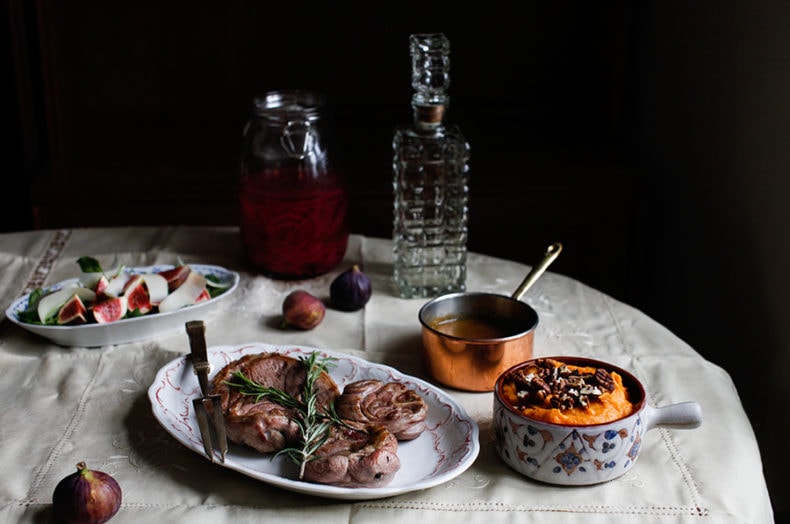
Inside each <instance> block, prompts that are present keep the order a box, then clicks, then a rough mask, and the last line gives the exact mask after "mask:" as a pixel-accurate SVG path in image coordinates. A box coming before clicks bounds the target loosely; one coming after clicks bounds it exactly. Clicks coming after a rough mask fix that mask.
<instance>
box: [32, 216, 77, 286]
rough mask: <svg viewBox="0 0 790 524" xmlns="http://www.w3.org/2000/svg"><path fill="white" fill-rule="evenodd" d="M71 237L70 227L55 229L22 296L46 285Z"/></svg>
mask: <svg viewBox="0 0 790 524" xmlns="http://www.w3.org/2000/svg"><path fill="white" fill-rule="evenodd" d="M70 238H71V230H70V229H59V230H57V231H55V235H54V236H53V237H52V240H50V242H49V246H48V247H47V250H46V251H45V252H44V255H43V256H42V257H41V258H40V259H39V261H38V264H37V265H36V268H35V269H34V270H33V272H32V273H31V274H30V278H28V280H27V283H26V284H25V288H24V290H23V291H22V293H21V294H20V296H21V295H25V294H27V293H30V292H31V291H33V290H34V289H36V288H40V287H43V286H44V282H46V280H47V277H48V276H49V273H50V271H52V266H54V265H55V262H56V261H57V259H58V258H59V257H60V254H61V253H62V252H63V248H65V247H66V244H67V243H68V241H69V239H70Z"/></svg>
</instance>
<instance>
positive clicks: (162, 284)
mask: <svg viewBox="0 0 790 524" xmlns="http://www.w3.org/2000/svg"><path fill="white" fill-rule="evenodd" d="M143 282H145V286H146V287H147V288H148V299H149V300H150V301H151V305H153V306H156V305H158V304H159V303H160V302H162V301H163V300H164V299H165V298H166V297H167V295H168V293H169V292H170V291H169V290H168V289H167V279H166V278H165V277H163V276H162V275H159V274H157V273H146V274H144V275H143Z"/></svg>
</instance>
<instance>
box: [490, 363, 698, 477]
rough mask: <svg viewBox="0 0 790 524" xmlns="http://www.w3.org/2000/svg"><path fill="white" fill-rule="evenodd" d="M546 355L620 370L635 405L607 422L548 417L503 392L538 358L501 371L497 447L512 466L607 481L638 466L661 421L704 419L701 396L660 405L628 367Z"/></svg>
mask: <svg viewBox="0 0 790 524" xmlns="http://www.w3.org/2000/svg"><path fill="white" fill-rule="evenodd" d="M543 358H552V359H554V360H558V361H561V362H564V363H566V364H569V365H574V366H592V367H595V368H604V369H606V370H608V371H615V372H617V373H619V374H620V376H621V377H622V378H623V385H624V386H625V387H626V388H627V389H628V392H629V399H630V401H631V402H632V403H633V404H634V408H635V409H634V410H633V412H632V414H630V415H628V416H625V417H623V418H619V419H617V420H614V421H611V422H607V423H603V424H590V425H581V424H577V425H564V424H555V423H550V422H544V421H541V420H537V419H534V418H530V417H528V416H526V415H525V414H523V413H522V412H521V411H519V410H518V409H516V408H514V407H513V406H512V405H511V404H510V403H509V402H508V401H507V400H506V399H505V397H503V393H502V386H503V383H504V382H505V378H506V376H507V375H508V373H510V372H511V371H513V370H517V369H519V368H522V367H526V366H530V365H532V364H533V363H534V361H535V360H536V359H532V360H529V361H527V362H523V363H521V364H517V365H515V366H513V367H512V368H510V369H508V370H507V371H505V372H504V373H502V375H500V377H499V378H498V379H497V382H496V384H495V387H494V421H493V427H494V432H495V437H496V450H497V453H498V454H499V456H500V457H501V459H502V460H503V461H504V462H505V463H506V464H507V465H508V466H510V467H511V468H512V469H513V470H515V471H517V472H518V473H521V474H522V475H525V476H527V477H529V478H531V479H534V480H538V481H541V482H546V483H549V484H559V485H568V486H573V485H589V484H597V483H601V482H606V481H609V480H612V479H614V478H617V477H619V476H620V475H623V474H624V473H625V472H627V471H628V470H629V469H631V467H633V465H634V464H635V463H636V461H637V459H638V458H639V453H640V451H641V448H642V442H643V436H644V434H645V433H646V432H647V431H649V430H651V429H653V428H655V427H658V426H667V427H672V428H677V429H693V428H696V427H699V425H700V424H701V423H702V410H701V408H700V406H699V404H697V403H696V402H683V403H679V404H672V405H668V406H664V407H658V408H657V407H653V406H651V405H649V404H648V402H647V399H646V395H645V388H644V387H643V386H642V384H641V382H640V381H639V380H637V379H636V377H634V376H633V375H632V374H631V373H629V372H628V371H625V370H624V369H621V368H618V367H616V366H613V365H611V364H608V363H606V362H602V361H600V360H594V359H589V358H581V357H565V356H556V357H543Z"/></svg>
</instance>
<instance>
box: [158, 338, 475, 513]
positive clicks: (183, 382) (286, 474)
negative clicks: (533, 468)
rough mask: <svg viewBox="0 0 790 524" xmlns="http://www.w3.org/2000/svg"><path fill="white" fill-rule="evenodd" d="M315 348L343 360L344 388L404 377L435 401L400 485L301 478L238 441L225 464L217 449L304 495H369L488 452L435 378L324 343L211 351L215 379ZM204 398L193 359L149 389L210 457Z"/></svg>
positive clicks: (432, 479)
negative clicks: (200, 421) (255, 358)
mask: <svg viewBox="0 0 790 524" xmlns="http://www.w3.org/2000/svg"><path fill="white" fill-rule="evenodd" d="M314 351H317V352H318V353H319V354H320V355H321V356H323V357H334V358H336V359H337V361H336V362H335V363H336V364H337V365H336V366H335V367H334V368H332V369H330V370H329V374H330V375H331V376H332V378H333V379H334V381H335V382H336V383H337V385H338V388H339V389H340V390H341V391H342V390H343V388H344V387H345V385H346V384H349V383H351V382H354V381H356V380H362V379H377V380H381V381H384V382H402V383H404V384H406V385H407V386H409V387H410V388H413V389H414V390H415V391H417V392H418V393H419V394H420V395H422V397H423V398H424V399H425V401H426V403H427V404H428V416H427V419H426V424H427V429H426V431H425V432H423V434H422V435H420V436H419V437H417V438H416V439H414V440H412V441H408V442H399V443H398V457H399V458H400V460H401V468H400V470H399V471H398V472H397V473H396V474H395V477H394V478H393V480H392V482H391V483H390V484H389V485H387V486H385V487H380V488H343V487H338V486H330V485H324V484H315V483H311V482H304V481H300V480H298V479H297V476H296V473H295V466H294V465H293V464H292V463H290V462H288V460H287V459H286V458H284V457H278V458H277V459H274V460H273V459H272V457H271V455H268V454H261V453H258V452H256V451H254V450H253V449H251V448H248V447H246V446H240V445H236V444H233V443H229V449H228V454H227V456H226V458H225V463H224V464H223V463H221V462H219V452H217V453H216V454H215V461H216V463H217V464H218V465H222V466H224V467H226V468H229V469H232V470H236V471H239V472H241V473H244V474H246V475H249V476H250V477H252V478H255V479H258V480H262V481H264V482H266V483H269V484H272V485H275V486H279V487H281V488H284V489H288V490H291V491H295V492H298V493H304V494H309V495H318V496H322V497H328V498H334V499H345V500H367V499H376V498H382V497H390V496H394V495H399V494H401V493H407V492H410V491H415V490H420V489H426V488H430V487H433V486H437V485H439V484H442V483H444V482H447V481H449V480H451V479H453V478H455V477H457V476H458V475H460V474H461V473H463V472H464V471H466V469H467V468H469V466H471V465H472V463H473V462H474V461H475V459H476V458H477V455H478V453H479V451H480V443H479V439H478V436H479V429H478V426H477V423H476V422H475V421H474V420H473V419H472V418H470V417H469V416H468V415H467V414H466V411H465V410H464V408H463V407H462V406H461V405H459V404H457V403H456V402H455V400H453V398H452V397H450V396H448V395H447V394H446V393H444V392H443V391H441V390H440V389H438V388H436V387H434V386H433V385H431V384H429V383H428V382H425V381H423V380H420V379H418V378H414V377H410V376H408V375H404V374H403V373H401V372H399V371H398V370H396V369H394V368H392V367H389V366H385V365H381V364H374V363H371V362H368V361H366V360H363V359H360V358H356V357H353V356H350V355H345V354H342V353H336V352H331V351H326V350H321V349H316V348H308V347H295V346H271V345H268V344H262V343H252V344H246V345H242V346H218V347H212V348H209V349H208V358H209V362H210V363H211V369H212V373H211V375H210V377H211V376H213V374H214V373H216V372H217V371H219V370H220V369H221V368H222V367H223V366H224V365H225V364H227V363H229V362H231V361H233V360H236V359H238V358H240V357H242V356H243V355H248V354H258V353H267V352H277V353H281V354H284V355H289V356H292V357H294V358H299V357H300V356H307V355H309V354H310V353H312V352H314ZM198 396H200V386H199V385H198V382H197V376H196V375H195V373H194V371H193V369H192V365H191V364H190V360H189V359H188V358H187V357H186V356H182V357H180V358H177V359H175V360H173V361H171V362H170V363H168V364H166V365H165V366H163V367H162V368H161V369H160V370H159V372H158V373H157V375H156V379H155V380H154V382H153V383H152V384H151V386H150V387H149V389H148V397H149V399H150V400H151V405H152V408H153V412H154V416H155V417H156V419H157V420H158V421H159V423H160V424H161V425H162V427H164V428H165V430H167V432H168V433H170V434H171V435H172V436H173V437H175V438H176V440H178V441H179V442H181V443H182V444H183V445H185V446H186V447H188V448H189V449H191V450H193V451H195V452H196V453H199V454H200V455H203V456H205V451H204V450H203V444H202V440H201V438H200V430H199V429H198V425H197V420H196V419H195V413H194V410H193V409H192V399H194V398H196V397H198ZM206 460H208V458H207V459H206Z"/></svg>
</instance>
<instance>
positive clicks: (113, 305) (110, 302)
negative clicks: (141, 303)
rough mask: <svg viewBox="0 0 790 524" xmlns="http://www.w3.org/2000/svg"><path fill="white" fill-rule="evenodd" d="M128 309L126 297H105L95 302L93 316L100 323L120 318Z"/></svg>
mask: <svg viewBox="0 0 790 524" xmlns="http://www.w3.org/2000/svg"><path fill="white" fill-rule="evenodd" d="M127 311H128V309H127V306H126V297H105V298H102V299H100V300H99V301H97V302H96V303H95V304H93V318H94V319H96V322H97V323H99V324H106V323H107V322H115V321H116V320H120V319H122V318H123V317H124V316H125V315H126V312H127Z"/></svg>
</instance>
